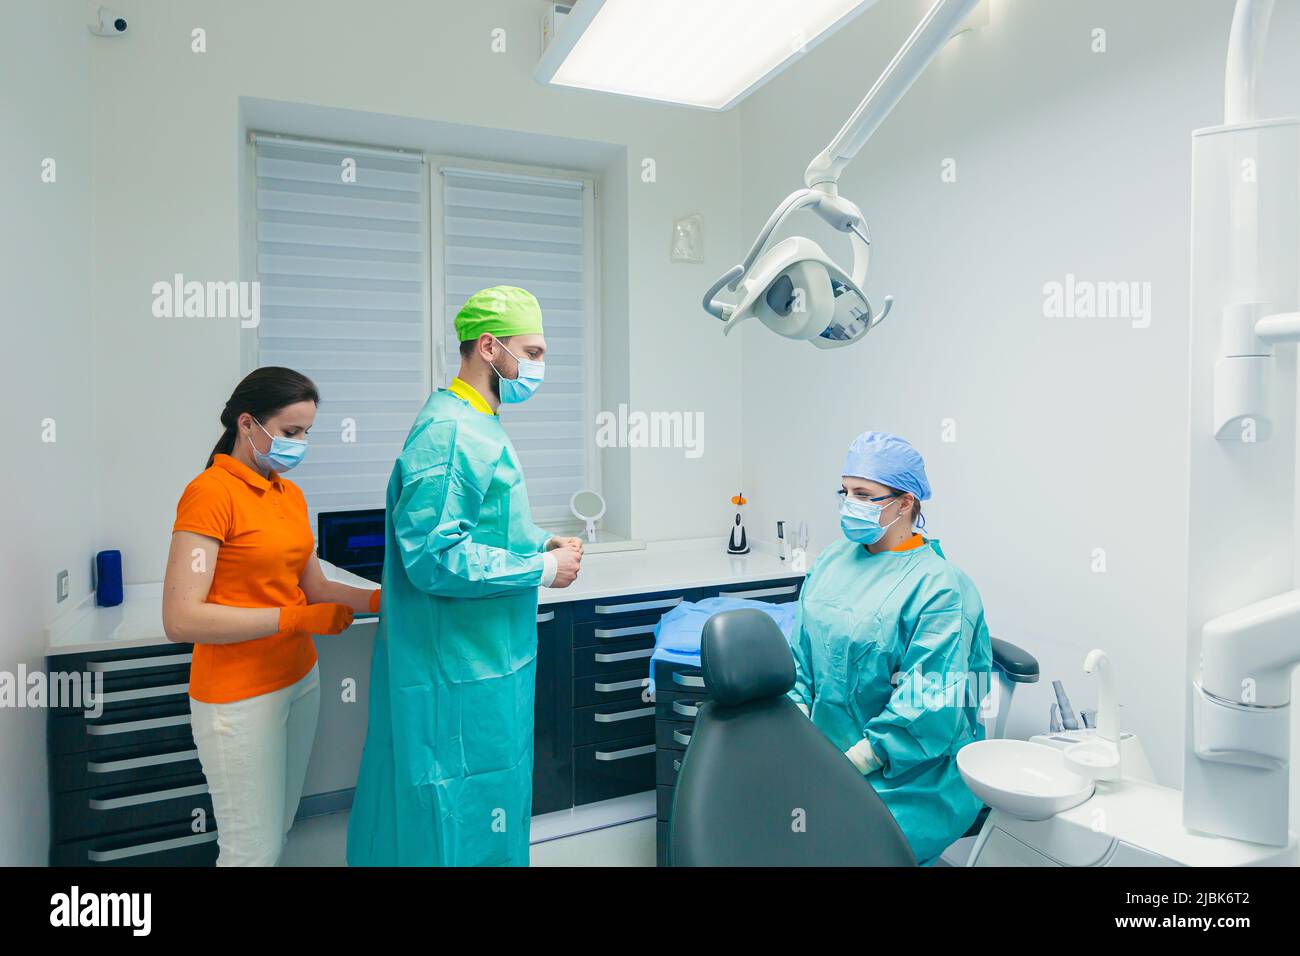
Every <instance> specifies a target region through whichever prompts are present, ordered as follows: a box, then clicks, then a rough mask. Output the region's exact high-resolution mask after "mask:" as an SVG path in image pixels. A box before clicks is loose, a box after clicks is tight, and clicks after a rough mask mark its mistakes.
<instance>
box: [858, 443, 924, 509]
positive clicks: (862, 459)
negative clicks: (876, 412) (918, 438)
mask: <svg viewBox="0 0 1300 956" xmlns="http://www.w3.org/2000/svg"><path fill="white" fill-rule="evenodd" d="M840 474H841V475H848V476H850V477H853V478H865V479H866V480H867V481H878V482H880V483H881V484H882V485H888V486H889V487H890V488H897V489H898V490H899V491H906V492H908V493H910V494H911V495H912V496H913V497H915V498H916V500H917V501H925V500H926V499H928V498H929V497H930V479H928V478H927V477H926V476H925V462H924V461H923V460H922V458H921V453H920V452H919V451H917V450H916V449H915V448H913V447H912V446H911V445H910V444H909V443H908V442H907V441H906V440H905V439H902V438H899V437H898V436H897V435H891V434H889V433H888V432H863V433H862V434H861V435H859V436H858V437H857V438H855V439H853V444H852V445H850V446H849V453H848V455H847V456H846V457H845V459H844V470H843V471H841V472H840Z"/></svg>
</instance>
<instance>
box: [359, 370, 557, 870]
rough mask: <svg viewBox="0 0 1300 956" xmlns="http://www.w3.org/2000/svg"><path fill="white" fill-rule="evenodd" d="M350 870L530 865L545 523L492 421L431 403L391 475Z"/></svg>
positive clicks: (448, 401)
mask: <svg viewBox="0 0 1300 956" xmlns="http://www.w3.org/2000/svg"><path fill="white" fill-rule="evenodd" d="M384 524H385V528H384V536H385V552H384V572H383V587H384V601H383V613H382V615H381V617H380V621H379V627H378V631H377V633H376V636H375V647H374V657H373V660H372V663H371V671H370V725H369V729H368V730H367V733H366V744H365V749H364V751H363V752H362V755H361V770H360V773H359V776H358V779H357V789H356V796H355V798H354V801H353V804H352V813H351V818H350V820H349V822H348V850H347V858H348V864H349V865H351V866H489V865H516V866H527V865H528V834H529V817H530V814H531V810H532V774H533V694H534V673H535V671H534V669H535V661H536V655H537V587H538V584H539V583H540V581H541V578H542V570H543V558H542V554H541V551H542V549H543V548H545V546H546V541H547V539H548V538H549V537H550V535H549V533H548V532H546V531H544V530H542V529H541V528H539V527H538V526H537V525H535V524H533V522H532V518H531V517H530V514H529V508H528V495H527V492H526V491H525V489H524V476H523V473H522V471H521V470H520V467H519V460H518V458H517V456H516V454H515V450H514V448H513V446H512V445H511V444H510V440H509V439H508V438H507V437H506V433H505V431H504V430H503V429H502V427H501V422H500V420H499V419H498V418H497V417H496V416H495V415H488V414H484V413H483V412H480V411H476V410H475V409H473V408H471V407H470V406H469V404H467V403H466V402H465V401H463V400H462V399H460V398H458V397H457V396H456V395H455V394H453V393H451V392H449V391H437V392H435V393H434V394H433V395H431V396H430V397H429V400H428V401H427V402H425V405H424V408H423V409H421V411H420V414H419V415H418V416H417V418H416V420H415V424H414V425H412V426H411V431H410V434H409V435H408V436H407V438H406V445H405V446H404V448H403V450H402V454H401V457H399V458H398V459H397V463H396V464H395V465H394V467H393V473H392V477H391V478H390V479H389V482H388V498H387V514H386V516H385V521H384Z"/></svg>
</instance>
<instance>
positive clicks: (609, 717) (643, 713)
mask: <svg viewBox="0 0 1300 956" xmlns="http://www.w3.org/2000/svg"><path fill="white" fill-rule="evenodd" d="M654 712H655V709H654V708H653V707H640V708H637V709H636V710H623V711H619V712H618V713H617V714H593V715H592V718H593V719H594V720H595V721H596V723H598V724H612V723H614V722H615V721H619V720H635V719H636V718H637V717H651V716H653V715H654Z"/></svg>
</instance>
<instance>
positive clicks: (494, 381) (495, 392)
mask: <svg viewBox="0 0 1300 956" xmlns="http://www.w3.org/2000/svg"><path fill="white" fill-rule="evenodd" d="M488 388H490V389H491V390H492V397H493V398H495V399H496V400H497V401H498V402H500V401H501V379H500V378H498V377H497V373H496V371H495V370H494V371H493V372H492V377H491V378H490V379H488Z"/></svg>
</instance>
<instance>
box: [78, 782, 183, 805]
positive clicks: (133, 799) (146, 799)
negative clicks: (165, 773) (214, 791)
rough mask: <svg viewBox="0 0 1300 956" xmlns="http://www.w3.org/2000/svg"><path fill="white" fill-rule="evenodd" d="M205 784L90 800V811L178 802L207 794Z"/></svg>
mask: <svg viewBox="0 0 1300 956" xmlns="http://www.w3.org/2000/svg"><path fill="white" fill-rule="evenodd" d="M207 792H208V785H207V784H206V783H196V784H194V785H193V786H192V787H172V788H171V789H170V790H155V791H153V792H152V793H133V794H131V795H130V796H129V797H111V798H109V799H108V800H91V801H90V809H92V810H120V809H122V808H123V807H139V806H144V805H145V804H146V803H162V802H163V801H164V800H178V799H180V798H181V797H194V796H198V795H199V794H200V793H207Z"/></svg>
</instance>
